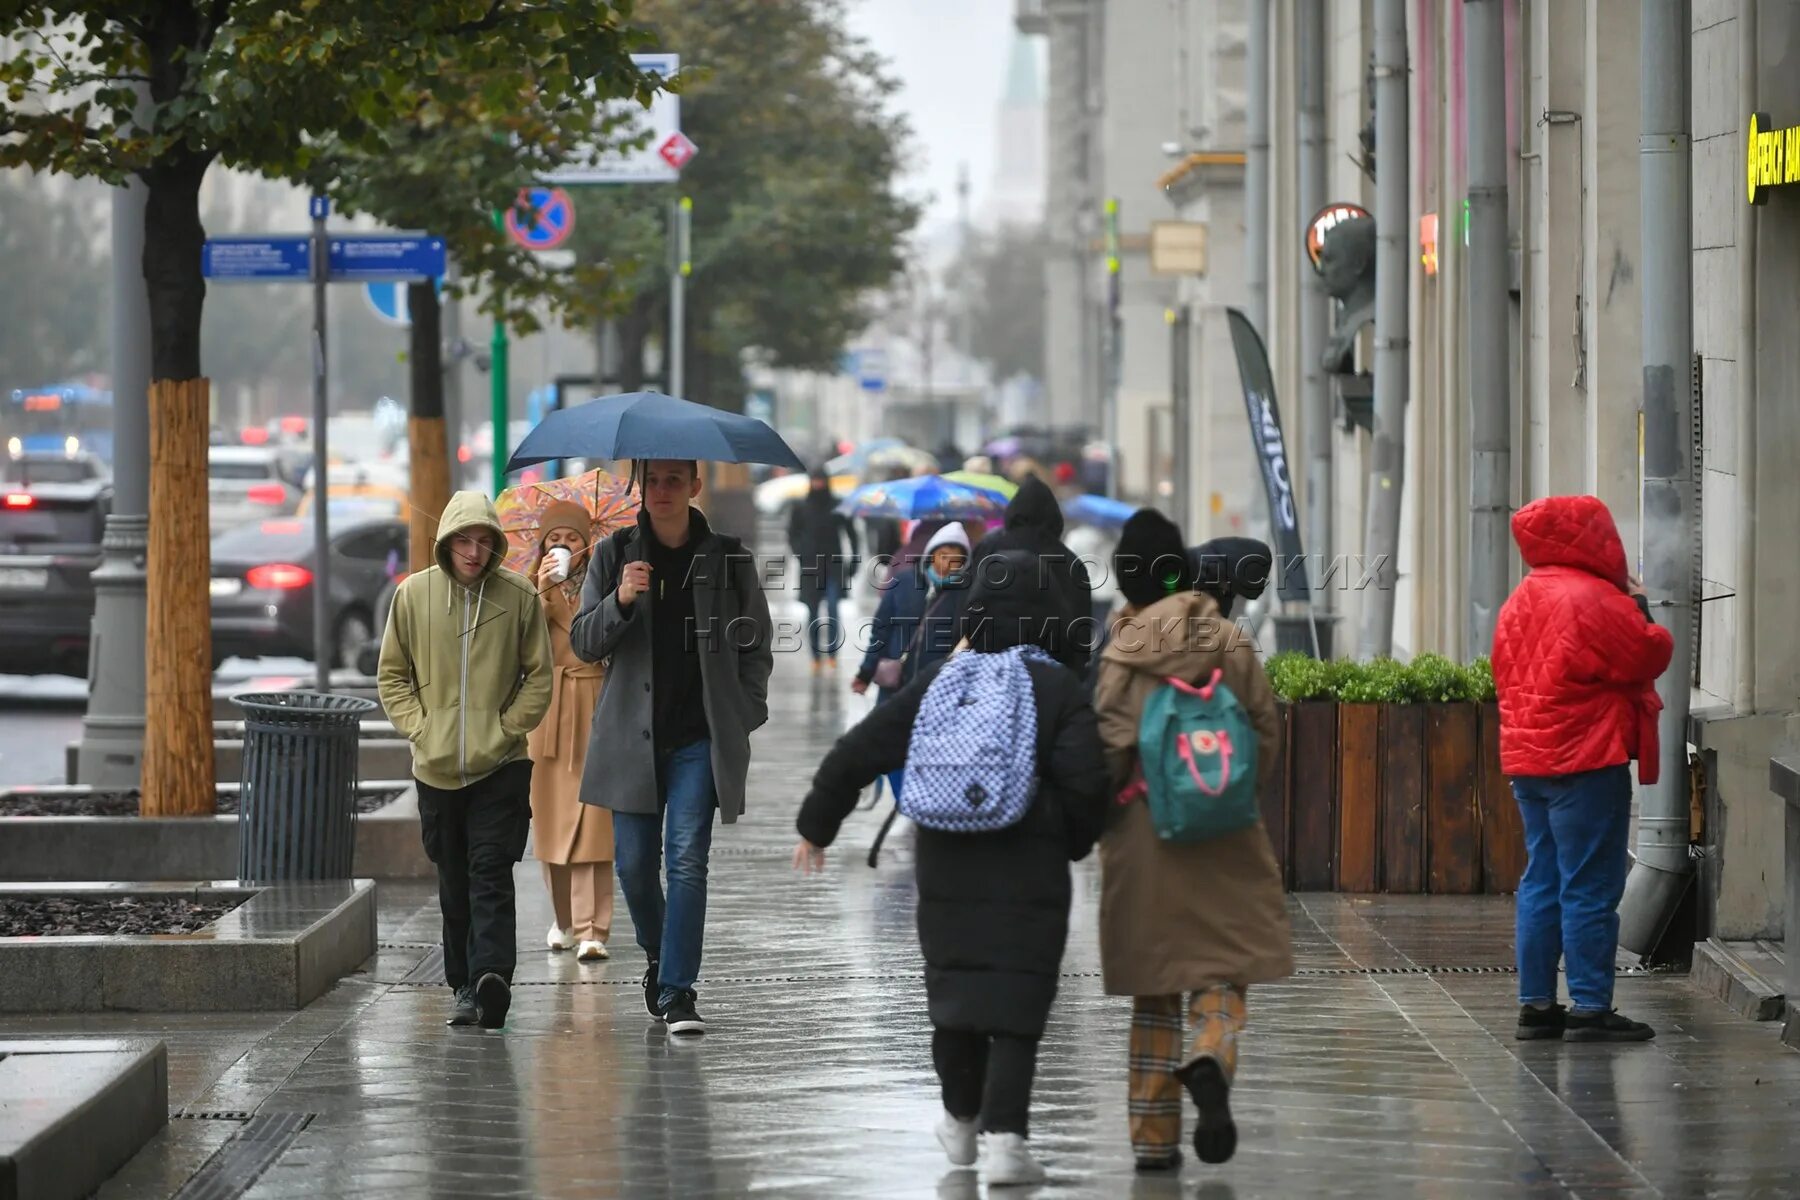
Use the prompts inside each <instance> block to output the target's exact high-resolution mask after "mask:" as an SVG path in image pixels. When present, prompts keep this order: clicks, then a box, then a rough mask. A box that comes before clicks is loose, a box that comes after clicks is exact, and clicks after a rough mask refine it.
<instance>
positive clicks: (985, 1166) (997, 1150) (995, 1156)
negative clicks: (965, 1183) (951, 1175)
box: [981, 1133, 1046, 1187]
mask: <svg viewBox="0 0 1800 1200" xmlns="http://www.w3.org/2000/svg"><path fill="white" fill-rule="evenodd" d="M981 1150H982V1158H983V1160H984V1161H983V1163H982V1167H981V1177H982V1178H983V1179H984V1180H986V1181H987V1185H988V1186H989V1187H1010V1186H1020V1185H1026V1184H1033V1183H1042V1182H1044V1179H1045V1178H1046V1176H1045V1175H1044V1168H1043V1167H1041V1166H1039V1165H1038V1161H1037V1159H1035V1158H1033V1157H1031V1143H1029V1142H1027V1141H1026V1140H1025V1139H1024V1138H1022V1137H1020V1136H1019V1135H1018V1134H1016V1133H984V1134H982V1135H981Z"/></svg>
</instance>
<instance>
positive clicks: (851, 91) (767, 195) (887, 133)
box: [574, 0, 918, 408]
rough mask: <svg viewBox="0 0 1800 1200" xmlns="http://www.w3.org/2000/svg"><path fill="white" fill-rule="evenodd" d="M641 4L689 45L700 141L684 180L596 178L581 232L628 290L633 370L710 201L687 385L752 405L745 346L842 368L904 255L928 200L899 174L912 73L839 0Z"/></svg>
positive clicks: (698, 395) (691, 132) (589, 257)
mask: <svg viewBox="0 0 1800 1200" xmlns="http://www.w3.org/2000/svg"><path fill="white" fill-rule="evenodd" d="M636 15H637V17H638V18H639V19H640V20H642V21H643V22H644V23H645V24H646V25H647V26H648V27H649V28H650V29H651V30H652V31H653V34H654V40H655V43H656V45H657V47H658V48H659V49H664V50H668V51H670V52H674V53H679V54H680V55H681V65H682V72H681V73H682V76H683V79H684V80H685V83H684V87H683V89H682V100H681V105H682V112H681V119H682V128H683V131H684V132H686V133H687V135H688V136H689V137H690V138H692V139H693V140H694V142H695V144H696V145H698V147H699V154H698V156H697V157H695V158H694V159H693V160H692V161H691V162H690V163H689V164H688V165H687V166H686V167H685V168H684V170H683V172H682V179H681V182H680V183H679V184H678V185H668V186H633V187H628V188H611V189H590V190H584V191H583V192H582V193H581V194H580V195H579V196H578V197H577V202H578V218H579V219H578V221H577V223H576V229H575V235H574V241H575V245H576V247H577V252H578V254H579V255H580V256H581V258H582V259H583V260H584V261H586V262H591V263H596V264H603V265H605V266H607V267H609V268H610V269H611V270H612V272H613V278H614V279H615V281H617V282H618V283H620V285H621V286H623V287H624V289H625V290H626V292H627V294H628V297H629V302H628V305H627V307H626V310H625V313H624V316H623V317H622V319H621V321H620V332H621V343H622V353H623V357H624V360H625V363H626V365H627V371H628V373H629V372H630V370H631V369H632V368H634V367H635V366H636V364H638V363H639V362H641V361H642V353H643V346H644V343H645V341H646V340H648V339H649V338H651V337H652V336H653V335H661V336H666V313H667V309H668V292H669V278H670V253H669V247H668V229H669V219H668V218H669V212H670V209H671V206H672V204H673V202H674V200H675V199H676V197H677V196H680V195H686V196H689V197H691V198H692V199H693V202H694V209H693V217H692V220H693V226H692V244H691V248H692V259H691V261H692V264H693V268H692V275H691V279H690V287H689V289H688V299H687V305H688V335H687V354H688V361H689V369H688V379H689V381H690V386H689V389H688V390H689V392H690V394H691V395H692V396H693V398H695V399H699V400H705V401H707V402H710V403H716V404H720V405H722V406H725V407H731V408H735V407H737V406H738V405H739V404H740V403H741V401H742V391H743V388H742V366H743V361H744V356H745V354H746V352H752V353H755V354H758V355H759V356H761V357H763V358H764V359H765V360H766V361H768V362H769V363H770V364H771V365H774V366H783V367H793V368H802V369H804V368H831V367H834V366H835V364H836V363H837V361H838V357H839V355H840V353H841V352H842V349H843V347H844V345H845V344H846V342H848V341H849V340H850V339H851V338H853V337H854V336H855V335H856V334H857V333H858V332H860V330H861V329H862V328H863V326H864V325H865V324H866V323H867V321H868V318H869V316H870V300H871V297H872V296H873V294H874V293H875V291H876V290H877V289H879V288H881V287H883V286H885V285H886V284H887V283H888V282H889V281H890V279H891V278H892V277H893V276H894V274H895V273H896V272H898V271H899V270H900V269H901V266H902V249H903V241H904V239H905V237H906V235H907V233H908V231H910V230H911V228H912V226H913V224H914V223H915V221H916V220H917V218H918V210H917V207H916V206H915V205H914V204H913V203H911V202H910V201H909V200H907V199H906V198H904V197H903V196H901V195H900V194H899V192H898V190H897V186H896V182H897V179H898V176H899V175H900V173H901V171H902V169H903V168H904V166H905V162H904V157H903V156H904V154H905V152H906V144H907V136H908V135H907V130H906V125H905V123H904V121H903V119H901V118H900V117H898V116H896V115H895V114H893V113H891V112H889V111H888V110H887V101H888V99H889V97H891V96H892V95H893V93H894V91H895V89H896V84H895V82H894V80H893V79H892V78H891V77H890V76H889V75H888V73H887V71H886V70H885V68H884V66H883V63H882V61H881V59H880V57H879V56H878V55H877V54H876V53H875V52H874V51H873V50H872V49H871V48H870V47H869V46H867V45H865V44H863V43H862V42H860V41H859V40H857V39H856V38H854V37H852V36H851V35H850V34H849V33H848V32H847V31H846V27H845V22H844V15H843V11H842V4H841V3H840V2H839V0H788V2H786V3H781V4H770V3H765V2H764V0H645V2H644V3H642V4H640V5H639V7H638V9H637V12H636ZM626 382H627V384H628V385H629V383H630V382H631V380H630V379H629V378H628V379H627V381H626Z"/></svg>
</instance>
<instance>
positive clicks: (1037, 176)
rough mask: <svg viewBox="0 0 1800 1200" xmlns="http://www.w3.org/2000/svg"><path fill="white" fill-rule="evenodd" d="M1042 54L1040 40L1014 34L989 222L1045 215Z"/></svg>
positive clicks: (987, 213) (1034, 220)
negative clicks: (1039, 61)
mask: <svg viewBox="0 0 1800 1200" xmlns="http://www.w3.org/2000/svg"><path fill="white" fill-rule="evenodd" d="M1042 52H1043V43H1042V42H1041V41H1040V40H1039V39H1037V38H1033V37H1029V36H1027V35H1025V34H1019V33H1015V34H1014V35H1013V40H1012V50H1011V58H1010V61H1009V62H1008V64H1007V68H1006V92H1005V94H1004V95H1003V96H1002V97H1001V99H1000V119H999V121H998V122H997V125H998V129H999V133H998V139H999V142H998V145H996V146H995V148H994V177H993V183H992V186H990V187H989V188H988V196H989V199H988V202H987V205H986V206H985V207H986V210H987V211H985V212H984V213H983V214H982V224H983V225H996V224H1003V223H1004V224H1029V225H1035V224H1037V223H1038V222H1040V221H1042V220H1043V219H1044V185H1045V180H1046V170H1045V168H1046V164H1045V161H1044V139H1045V121H1046V113H1045V103H1046V98H1045V93H1044V79H1043V70H1042V68H1041V67H1040V66H1039V63H1038V60H1039V56H1040V55H1041V54H1042Z"/></svg>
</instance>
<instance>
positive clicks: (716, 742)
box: [569, 459, 775, 1034]
mask: <svg viewBox="0 0 1800 1200" xmlns="http://www.w3.org/2000/svg"><path fill="white" fill-rule="evenodd" d="M639 477H640V478H641V479H642V481H643V482H642V494H643V508H642V509H641V510H640V511H639V513H638V519H637V524H635V525H633V526H632V527H631V528H629V529H622V530H620V531H619V532H617V533H614V534H612V535H610V536H609V537H607V538H606V539H605V540H604V541H602V542H601V543H600V544H599V546H598V547H597V548H596V552H595V559H596V561H595V565H594V567H593V568H592V569H590V570H589V571H588V576H587V582H586V583H585V584H583V585H582V591H581V612H580V613H579V614H578V615H577V616H576V618H575V624H574V626H573V627H572V628H571V629H570V631H569V644H570V645H571V646H573V647H574V649H575V654H576V656H577V657H579V658H580V659H582V660H583V661H584V662H590V663H598V662H607V663H608V666H607V675H606V682H605V684H604V686H603V687H602V688H601V691H600V705H599V707H598V708H597V709H596V710H595V712H594V727H593V733H592V735H591V736H590V738H589V741H588V756H587V764H586V767H585V768H584V770H583V773H582V777H581V800H582V803H584V804H597V805H599V806H600V807H602V808H608V809H611V810H612V814H613V838H614V842H615V847H616V851H617V855H616V861H617V863H618V870H619V888H620V890H621V891H623V892H624V893H625V905H626V907H627V908H628V909H630V911H631V923H632V924H633V925H634V926H635V927H636V929H637V942H638V945H639V947H641V948H642V949H643V951H644V956H645V958H647V959H648V960H649V962H648V965H647V967H646V969H645V971H644V978H643V986H644V1007H645V1008H646V1009H647V1010H649V1013H650V1015H651V1016H652V1017H653V1018H655V1019H656V1020H658V1021H660V1022H662V1023H663V1024H664V1025H666V1026H667V1028H668V1031H669V1032H670V1033H674V1034H700V1033H705V1032H706V1022H705V1020H704V1019H702V1018H701V1016H700V1012H699V1009H698V1007H697V1004H698V1000H699V997H698V995H697V993H696V992H695V989H694V983H695V981H696V980H697V979H698V978H699V976H700V958H701V953H702V950H703V949H704V943H705V940H706V876H707V864H708V860H709V858H710V857H711V854H712V831H713V812H714V811H715V810H717V812H718V814H719V819H720V820H721V821H722V822H723V823H725V824H727V825H730V824H733V823H735V822H736V821H737V819H738V817H739V816H740V815H742V813H743V811H744V782H745V777H746V776H747V775H748V773H749V770H750V734H751V732H752V731H753V730H755V729H759V728H761V727H762V725H763V724H764V723H766V722H767V721H768V719H769V673H770V671H771V670H772V669H773V668H774V665H775V659H774V653H773V630H772V629H771V628H770V621H769V602H768V599H767V598H766V597H765V596H764V595H763V590H762V586H761V583H760V581H759V580H758V578H757V574H756V571H755V568H754V565H753V564H752V562H751V560H750V555H749V554H748V553H747V552H746V551H745V550H744V546H743V543H742V542H740V541H738V539H736V538H734V537H730V536H728V535H726V534H722V533H715V532H714V531H713V529H712V527H711V526H710V525H708V524H707V521H706V517H705V516H704V515H702V514H701V512H700V510H699V509H697V508H694V507H693V505H692V501H693V500H694V499H695V498H697V497H698V496H699V495H700V488H701V482H700V475H699V466H698V464H696V463H694V462H692V461H689V460H686V459H678V460H664V459H653V460H651V461H649V462H647V463H644V464H642V469H641V471H640V474H639ZM609 660H610V661H609ZM665 848H666V850H667V857H668V891H667V893H666V894H665V893H664V890H663V860H664V851H665Z"/></svg>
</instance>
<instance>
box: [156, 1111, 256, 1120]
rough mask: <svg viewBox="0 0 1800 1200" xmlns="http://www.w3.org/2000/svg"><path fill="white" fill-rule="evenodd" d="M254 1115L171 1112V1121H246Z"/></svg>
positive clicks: (247, 1113)
mask: <svg viewBox="0 0 1800 1200" xmlns="http://www.w3.org/2000/svg"><path fill="white" fill-rule="evenodd" d="M255 1115H256V1114H255V1113H251V1112H172V1113H170V1114H169V1120H171V1121H248V1120H249V1119H250V1118H251V1117H254V1116H255Z"/></svg>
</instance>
